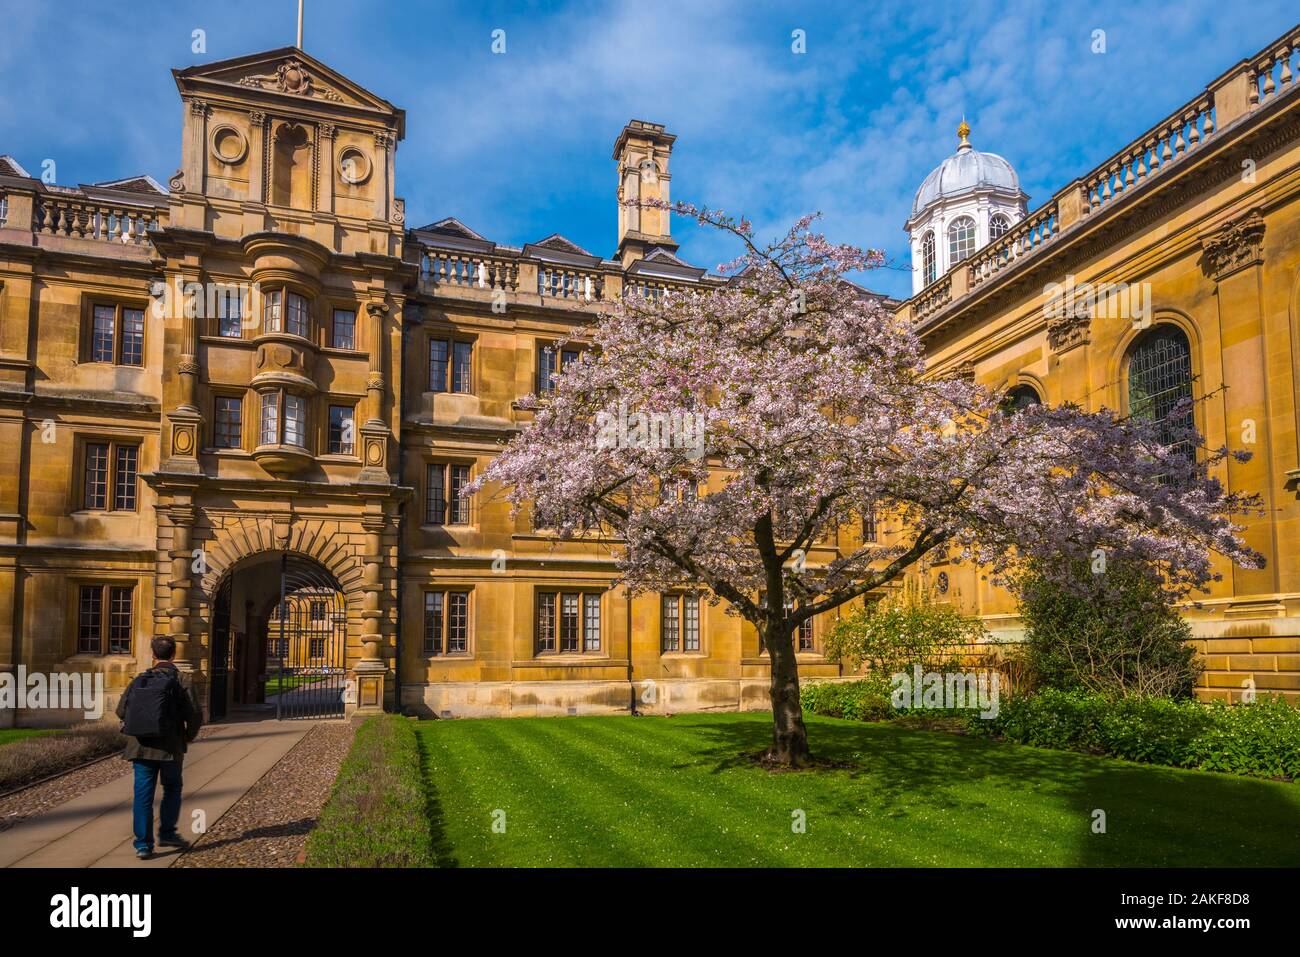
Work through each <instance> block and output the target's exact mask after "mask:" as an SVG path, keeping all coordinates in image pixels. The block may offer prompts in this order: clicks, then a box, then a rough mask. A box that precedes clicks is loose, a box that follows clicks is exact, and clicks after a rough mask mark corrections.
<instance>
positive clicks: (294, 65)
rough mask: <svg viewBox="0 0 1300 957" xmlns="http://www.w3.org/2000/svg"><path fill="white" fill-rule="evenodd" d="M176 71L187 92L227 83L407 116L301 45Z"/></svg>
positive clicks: (231, 89) (231, 88) (234, 89)
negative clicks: (301, 47) (302, 48)
mask: <svg viewBox="0 0 1300 957" xmlns="http://www.w3.org/2000/svg"><path fill="white" fill-rule="evenodd" d="M173 74H174V75H175V77H176V84H177V86H178V87H179V88H180V90H181V92H182V93H188V92H197V91H199V90H202V89H213V88H217V89H219V88H222V87H225V88H227V89H228V92H230V93H234V94H237V93H238V91H239V90H245V91H258V92H264V93H271V94H275V95H280V96H285V97H295V98H301V99H304V100H313V101H317V102H324V103H334V104H338V105H340V106H345V107H356V108H361V109H364V110H373V111H375V112H379V113H383V114H387V115H396V116H398V117H399V118H401V117H402V116H403V111H401V110H399V109H397V108H396V107H395V106H393V104H391V103H389V102H388V101H387V100H385V99H384V98H383V97H380V96H376V95H375V94H373V93H371V92H370V91H369V90H367V89H365V88H364V87H362V86H360V85H358V84H356V83H354V82H352V81H351V80H349V79H348V78H347V77H345V76H344V75H343V74H341V73H339V72H337V71H336V70H333V69H331V68H330V67H328V66H326V65H325V64H324V63H322V62H321V61H320V60H317V59H316V58H315V57H313V56H311V55H310V54H307V53H304V52H303V51H302V50H299V49H298V48H297V47H281V48H280V49H278V50H269V51H266V52H264V53H253V54H248V55H246V56H241V57H235V58H233V59H230V60H219V61H217V62H215V63H207V64H203V65H201V66H192V67H189V68H188V69H185V70H175V71H173Z"/></svg>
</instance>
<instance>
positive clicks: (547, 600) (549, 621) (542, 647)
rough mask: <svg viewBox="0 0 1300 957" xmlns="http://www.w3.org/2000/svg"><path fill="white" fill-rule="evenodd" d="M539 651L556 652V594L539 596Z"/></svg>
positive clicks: (549, 593) (541, 594) (541, 593)
mask: <svg viewBox="0 0 1300 957" xmlns="http://www.w3.org/2000/svg"><path fill="white" fill-rule="evenodd" d="M537 650H538V651H554V650H555V594H554V592H540V593H539V594H538V595H537Z"/></svg>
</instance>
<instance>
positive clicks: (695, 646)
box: [682, 595, 700, 651]
mask: <svg viewBox="0 0 1300 957" xmlns="http://www.w3.org/2000/svg"><path fill="white" fill-rule="evenodd" d="M682 609H683V615H682V636H683V638H684V639H685V640H684V641H683V642H682V650H683V651H699V650H700V596H699V595H683V596H682Z"/></svg>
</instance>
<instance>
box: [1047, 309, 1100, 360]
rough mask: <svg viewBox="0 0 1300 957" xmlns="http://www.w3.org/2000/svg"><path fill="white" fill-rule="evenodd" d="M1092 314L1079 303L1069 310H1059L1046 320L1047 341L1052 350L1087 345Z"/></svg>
mask: <svg viewBox="0 0 1300 957" xmlns="http://www.w3.org/2000/svg"><path fill="white" fill-rule="evenodd" d="M1091 323H1092V315H1091V314H1090V313H1089V311H1088V307H1087V306H1086V305H1079V306H1078V307H1077V308H1075V309H1074V310H1073V311H1071V312H1061V313H1060V314H1059V315H1054V316H1050V317H1049V318H1048V320H1047V341H1048V343H1049V344H1050V345H1051V347H1052V351H1053V352H1064V351H1066V350H1067V349H1073V348H1074V347H1075V346H1083V345H1087V344H1088V343H1089V342H1090V341H1091V336H1090V334H1089V332H1090V330H1089V326H1090V325H1091Z"/></svg>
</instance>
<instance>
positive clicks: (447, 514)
mask: <svg viewBox="0 0 1300 957" xmlns="http://www.w3.org/2000/svg"><path fill="white" fill-rule="evenodd" d="M435 468H441V469H442V521H432V520H431V518H432V515H431V511H430V505H431V504H432V501H433V500H432V498H431V496H430V492H431V491H432V490H433V483H432V470H433V469H435ZM453 468H463V469H465V476H464V479H465V482H464V484H465V485H468V484H469V483H470V482H472V481H474V475H475V462H474V460H473V459H468V458H457V457H454V456H453V457H443V456H439V457H435V458H430V459H427V460H425V463H424V477H423V483H424V504H423V519H422V521H421V525H422V526H423V527H424V528H473V527H474V524H475V521H476V519H477V518H478V513H477V509H475V507H474V504H475V503H474V499H473V498H470V499H469V500H468V501H465V502H462V503H460V504H462V505H463V506H464V509H465V511H464V513H463V517H464V521H454V520H453V512H452V509H453V502H452V495H451V485H452V476H453V472H452V469H453ZM456 517H457V518H459V517H460V516H459V514H458V515H457V516H456Z"/></svg>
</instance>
